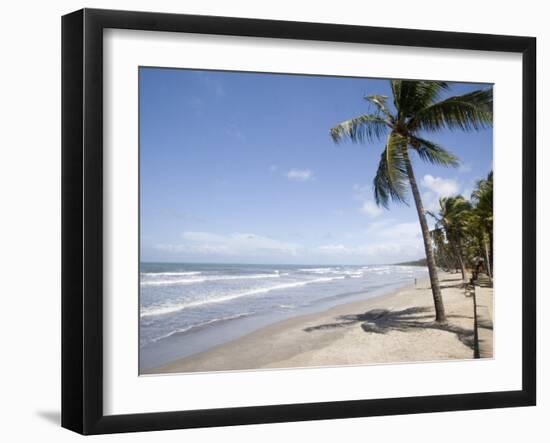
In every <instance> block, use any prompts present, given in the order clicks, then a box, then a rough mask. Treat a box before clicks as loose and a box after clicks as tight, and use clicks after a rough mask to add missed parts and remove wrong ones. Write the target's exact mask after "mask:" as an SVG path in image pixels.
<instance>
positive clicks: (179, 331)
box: [152, 312, 251, 342]
mask: <svg viewBox="0 0 550 443" xmlns="http://www.w3.org/2000/svg"><path fill="white" fill-rule="evenodd" d="M250 314H251V313H250V312H243V313H242V314H236V315H229V316H227V317H220V318H213V319H211V320H207V321H203V322H201V323H197V324H195V325H190V326H187V327H185V328H178V329H174V330H173V331H170V332H168V333H167V334H164V335H161V336H160V337H157V338H155V339H153V340H152V341H153V342H157V341H159V340H162V339H164V338H168V337H172V336H173V335H177V334H184V333H186V332H189V331H192V330H193V329H200V328H203V327H205V326H208V325H211V324H214V323H219V322H223V321H229V320H236V319H238V318H243V317H247V316H249V315H250Z"/></svg>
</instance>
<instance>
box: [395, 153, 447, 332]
mask: <svg viewBox="0 0 550 443" xmlns="http://www.w3.org/2000/svg"><path fill="white" fill-rule="evenodd" d="M403 156H404V159H405V165H406V167H407V176H408V178H409V183H410V184H411V191H412V194H413V198H414V203H415V205H416V212H417V213H418V220H419V221H420V228H421V229H422V238H423V239H424V250H425V251H426V262H427V265H428V272H429V274H430V283H431V286H432V295H433V299H434V306H435V321H436V322H439V323H443V322H445V321H446V318H445V307H444V306H443V298H442V297H441V288H440V286H439V278H438V276H437V268H436V266H435V260H434V253H433V248H432V241H431V237H430V230H429V229H428V222H427V221H426V213H425V211H424V205H423V204H422V199H421V198H420V192H419V191H418V186H417V184H416V178H415V177H414V171H413V168H412V164H411V160H410V158H409V153H408V148H405V149H404V150H403Z"/></svg>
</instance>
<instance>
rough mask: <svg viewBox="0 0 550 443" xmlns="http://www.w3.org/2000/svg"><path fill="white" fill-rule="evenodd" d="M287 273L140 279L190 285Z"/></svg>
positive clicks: (144, 283) (148, 283) (149, 283)
mask: <svg viewBox="0 0 550 443" xmlns="http://www.w3.org/2000/svg"><path fill="white" fill-rule="evenodd" d="M285 275H288V274H284V273H283V274H281V273H279V272H277V273H275V274H252V275H212V276H204V277H196V278H181V279H171V280H146V281H141V282H140V284H141V286H173V285H190V284H195V283H204V282H209V281H222V280H255V279H264V278H279V277H281V276H285Z"/></svg>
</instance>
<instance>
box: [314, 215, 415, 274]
mask: <svg viewBox="0 0 550 443" xmlns="http://www.w3.org/2000/svg"><path fill="white" fill-rule="evenodd" d="M365 234H367V236H368V237H369V238H370V240H369V241H368V242H364V239H363V240H362V241H360V242H358V243H355V244H353V245H347V244H342V243H330V244H326V245H322V246H319V247H318V248H317V253H318V254H320V255H323V256H329V257H332V258H333V261H334V260H336V261H337V260H339V259H342V260H344V261H345V260H347V261H353V262H363V263H367V262H371V263H372V262H377V263H393V262H398V261H405V260H410V259H417V258H420V257H423V256H424V245H423V242H422V232H421V230H420V224H419V223H418V222H417V221H413V222H404V223H395V220H393V219H387V220H381V221H376V222H372V223H370V224H369V226H368V227H367V229H366V231H365ZM359 238H360V235H359V236H358V239H359Z"/></svg>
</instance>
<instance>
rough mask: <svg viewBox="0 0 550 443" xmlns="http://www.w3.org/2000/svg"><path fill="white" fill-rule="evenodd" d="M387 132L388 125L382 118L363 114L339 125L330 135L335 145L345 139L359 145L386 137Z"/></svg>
mask: <svg viewBox="0 0 550 443" xmlns="http://www.w3.org/2000/svg"><path fill="white" fill-rule="evenodd" d="M387 130H388V124H387V122H386V120H384V119H383V118H382V117H380V116H378V115H374V114H365V115H360V116H359V117H356V118H352V119H351V120H346V121H344V122H342V123H339V124H338V125H336V126H335V127H334V128H332V129H331V130H330V135H331V137H332V139H333V140H334V142H336V143H340V142H341V141H342V139H344V138H346V137H347V138H349V139H350V140H351V141H352V142H354V143H361V142H363V141H364V140H367V141H374V140H378V139H380V138H381V137H383V136H384V135H386V133H387Z"/></svg>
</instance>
